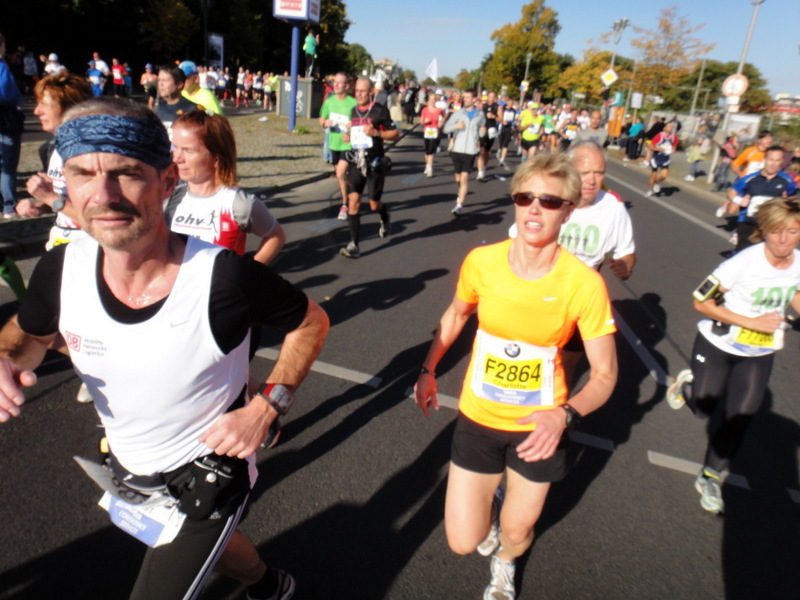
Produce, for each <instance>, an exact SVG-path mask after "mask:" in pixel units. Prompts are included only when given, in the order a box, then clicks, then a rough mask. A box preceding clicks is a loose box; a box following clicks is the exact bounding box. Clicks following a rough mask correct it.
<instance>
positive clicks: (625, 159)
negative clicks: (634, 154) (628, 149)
mask: <svg viewBox="0 0 800 600" xmlns="http://www.w3.org/2000/svg"><path fill="white" fill-rule="evenodd" d="M622 162H631V159H630V158H628V157H627V156H626V157H625V158H623V159H622Z"/></svg>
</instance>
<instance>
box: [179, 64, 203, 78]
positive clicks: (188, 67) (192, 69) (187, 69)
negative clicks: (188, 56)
mask: <svg viewBox="0 0 800 600" xmlns="http://www.w3.org/2000/svg"><path fill="white" fill-rule="evenodd" d="M178 68H179V69H180V70H181V71H183V74H184V75H186V76H187V77H188V76H189V75H197V73H198V71H197V65H196V64H194V63H193V62H192V61H190V60H185V61H183V62H182V63H181V64H179V65H178Z"/></svg>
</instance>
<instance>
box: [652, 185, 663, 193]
mask: <svg viewBox="0 0 800 600" xmlns="http://www.w3.org/2000/svg"><path fill="white" fill-rule="evenodd" d="M653 191H654V192H655V193H656V194H660V193H661V186H660V185H658V184H657V183H655V184H653Z"/></svg>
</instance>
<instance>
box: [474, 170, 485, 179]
mask: <svg viewBox="0 0 800 600" xmlns="http://www.w3.org/2000/svg"><path fill="white" fill-rule="evenodd" d="M484 177H486V171H478V176H477V177H476V178H475V179H477V180H478V181H483V179H484Z"/></svg>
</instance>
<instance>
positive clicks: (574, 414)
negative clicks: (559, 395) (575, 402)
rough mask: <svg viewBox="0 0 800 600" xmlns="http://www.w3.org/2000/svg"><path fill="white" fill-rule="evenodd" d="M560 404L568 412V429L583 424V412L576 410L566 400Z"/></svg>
mask: <svg viewBox="0 0 800 600" xmlns="http://www.w3.org/2000/svg"><path fill="white" fill-rule="evenodd" d="M559 406H560V407H561V408H563V409H564V412H565V413H567V429H575V428H576V427H577V426H578V425H580V424H581V419H582V418H583V417H581V413H579V412H578V411H577V410H575V408H574V407H573V406H572V405H571V404H569V403H567V402H565V403H564V404H560V405H559Z"/></svg>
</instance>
